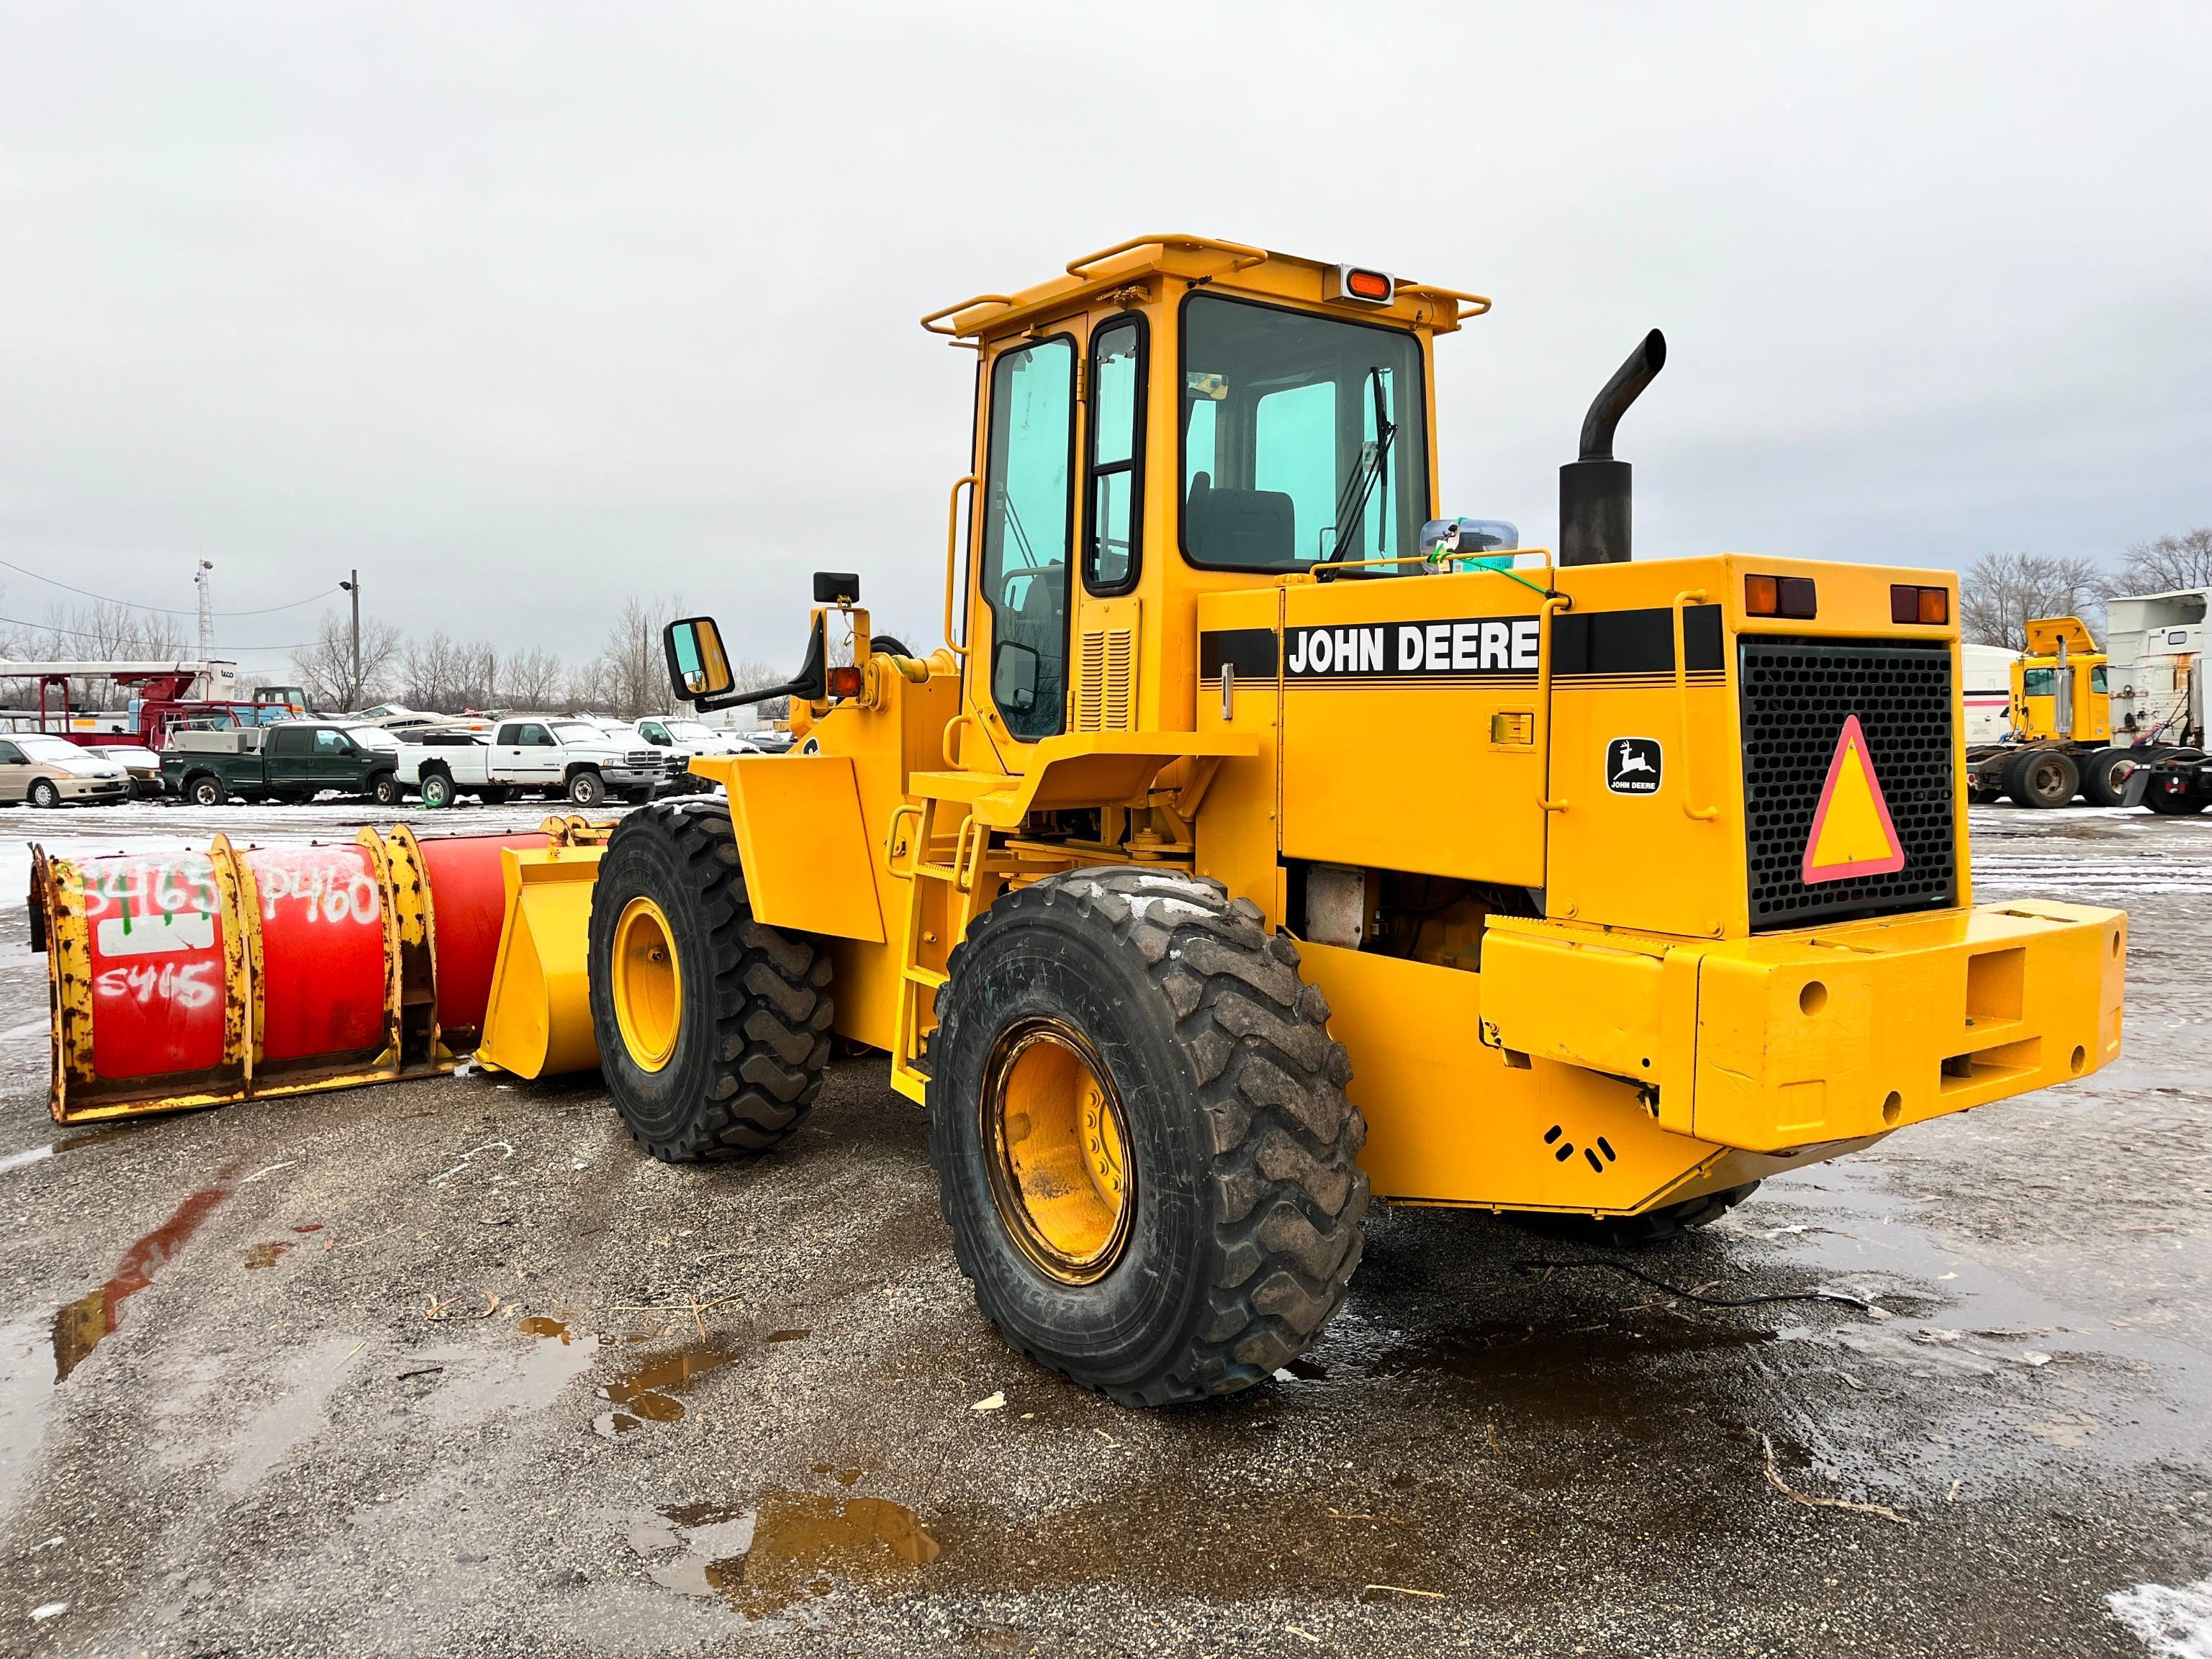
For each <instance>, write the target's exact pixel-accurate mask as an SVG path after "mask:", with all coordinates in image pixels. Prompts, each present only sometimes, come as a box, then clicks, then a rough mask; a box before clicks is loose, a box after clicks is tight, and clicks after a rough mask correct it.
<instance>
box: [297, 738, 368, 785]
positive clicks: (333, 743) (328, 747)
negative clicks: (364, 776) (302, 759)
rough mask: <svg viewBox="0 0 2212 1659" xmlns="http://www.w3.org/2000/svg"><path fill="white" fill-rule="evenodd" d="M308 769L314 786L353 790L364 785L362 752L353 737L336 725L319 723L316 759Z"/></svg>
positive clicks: (316, 739)
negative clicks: (361, 779) (355, 744)
mask: <svg viewBox="0 0 2212 1659" xmlns="http://www.w3.org/2000/svg"><path fill="white" fill-rule="evenodd" d="M308 770H309V775H310V779H311V781H310V785H309V787H312V788H315V789H343V790H345V791H347V792H348V793H351V792H352V791H354V790H356V789H357V788H359V787H360V777H361V751H360V750H357V749H356V748H355V747H354V742H353V739H352V738H349V737H348V736H346V734H345V733H344V732H341V731H339V730H338V729H337V727H336V726H317V727H316V728H315V753H314V758H313V762H312V763H310V765H309V768H308Z"/></svg>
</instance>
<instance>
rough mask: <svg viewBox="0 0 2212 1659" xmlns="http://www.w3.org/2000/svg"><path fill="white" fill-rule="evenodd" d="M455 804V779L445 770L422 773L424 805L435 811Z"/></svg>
mask: <svg viewBox="0 0 2212 1659" xmlns="http://www.w3.org/2000/svg"><path fill="white" fill-rule="evenodd" d="M422 805H424V806H426V807H428V809H429V810H430V811H433V812H438V811H444V810H445V809H446V808H447V807H448V806H451V805H453V780H452V779H451V778H449V777H447V775H445V774H444V773H443V772H425V773H424V774H423V775H422Z"/></svg>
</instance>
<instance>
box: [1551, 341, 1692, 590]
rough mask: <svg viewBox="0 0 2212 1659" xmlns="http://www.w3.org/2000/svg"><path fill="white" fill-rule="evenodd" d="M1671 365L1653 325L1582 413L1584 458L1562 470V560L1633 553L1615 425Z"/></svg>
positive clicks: (1622, 558)
mask: <svg viewBox="0 0 2212 1659" xmlns="http://www.w3.org/2000/svg"><path fill="white" fill-rule="evenodd" d="M1666 366H1667V337H1666V336H1665V335H1663V334H1662V333H1661V332H1660V331H1658V330H1657V329H1656V328H1655V329H1653V330H1652V331H1650V333H1649V334H1647V335H1645V336H1644V341H1643V343H1642V344H1640V345H1638V347H1637V348H1636V349H1635V350H1633V351H1632V352H1630V353H1629V354H1628V361H1627V362H1625V363H1623V364H1622V365H1621V366H1620V368H1618V369H1617V370H1615V371H1614V373H1613V378H1612V379H1611V380H1607V382H1606V383H1605V389H1604V390H1603V391H1602V392H1599V393H1598V394H1597V397H1596V399H1595V401H1594V402H1592V404H1590V406H1589V414H1588V415H1585V416H1583V451H1582V458H1581V459H1579V460H1574V461H1570V462H1568V463H1567V464H1566V465H1565V466H1563V467H1561V468H1560V469H1559V562H1560V563H1561V564H1563V565H1565V564H1626V562H1628V558H1629V527H1630V519H1631V516H1632V514H1631V510H1630V467H1629V465H1628V463H1627V462H1626V461H1616V460H1615V459H1613V428H1616V427H1618V426H1619V425H1620V417H1621V416H1623V415H1626V413H1627V412H1628V406H1629V404H1632V403H1634V402H1635V401H1636V399H1637V398H1638V394H1640V393H1641V392H1643V390H1644V387H1645V386H1650V384H1651V382H1652V380H1653V378H1654V377H1655V376H1656V375H1657V374H1658V373H1659V371H1660V370H1661V369H1662V368H1665V367H1666Z"/></svg>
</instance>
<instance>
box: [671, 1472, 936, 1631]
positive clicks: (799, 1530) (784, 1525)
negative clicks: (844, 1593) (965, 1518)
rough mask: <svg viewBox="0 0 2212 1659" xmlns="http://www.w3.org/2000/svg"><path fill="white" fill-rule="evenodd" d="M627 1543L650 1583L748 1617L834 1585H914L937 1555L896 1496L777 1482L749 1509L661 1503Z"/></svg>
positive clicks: (933, 1544) (926, 1533) (932, 1536)
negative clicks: (839, 1493)
mask: <svg viewBox="0 0 2212 1659" xmlns="http://www.w3.org/2000/svg"><path fill="white" fill-rule="evenodd" d="M823 1468H824V1469H825V1470H826V1469H827V1468H828V1466H826V1465H825V1466H823ZM858 1474H859V1472H858V1471H857V1470H855V1471H854V1477H855V1478H857V1477H858ZM840 1478H841V1479H842V1476H841V1477H840ZM629 1544H630V1547H631V1548H632V1549H634V1550H635V1551H636V1552H637V1553H638V1554H639V1555H640V1556H641V1557H643V1558H644V1559H645V1560H646V1562H647V1568H646V1571H647V1573H648V1574H649V1575H650V1576H651V1577H652V1578H653V1582H654V1583H657V1584H659V1585H661V1586H663V1587H664V1588H665V1589H672V1590H675V1591H677V1592H678V1593H679V1594H681V1595H698V1596H708V1595H718V1596H720V1597H721V1598H722V1599H723V1600H724V1601H727V1602H728V1603H729V1604H730V1605H731V1606H732V1607H735V1608H737V1609H738V1611H739V1612H740V1613H744V1614H746V1615H747V1616H748V1617H750V1618H760V1617H763V1615H766V1614H769V1613H775V1612H778V1611H781V1609H782V1608H785V1607H789V1606H791V1605H792V1604H793V1602H796V1601H807V1600H811V1599H813V1598H815V1597H817V1596H822V1595H828V1594H829V1593H830V1592H831V1591H832V1590H834V1589H836V1588H837V1586H838V1585H839V1584H840V1583H844V1584H848V1585H854V1586H859V1587H863V1588H869V1589H894V1588H896V1587H898V1586H900V1585H902V1584H909V1583H916V1582H918V1581H919V1579H920V1577H921V1571H920V1570H921V1568H923V1567H926V1566H927V1565H929V1564H930V1563H931V1562H933V1561H935V1560H937V1559H939V1557H941V1556H942V1555H943V1554H944V1553H945V1547H944V1546H943V1545H942V1544H941V1543H940V1542H939V1541H938V1539H937V1537H936V1536H935V1534H933V1533H932V1532H931V1531H930V1529H929V1528H928V1527H927V1525H925V1524H924V1523H923V1522H922V1520H921V1517H920V1516H917V1515H916V1514H915V1512H914V1511H913V1510H910V1509H908V1507H907V1506H906V1505H905V1504H896V1503H893V1502H892V1501H891V1500H890V1499H889V1498H836V1497H829V1496H827V1495H825V1494H823V1493H820V1492H787V1491H783V1490H781V1489H777V1490H772V1491H769V1492H763V1493H762V1494H761V1497H760V1499H759V1501H758V1502H757V1504H752V1505H750V1506H749V1507H748V1506H741V1505H735V1504H678V1505H676V1506H674V1507H672V1508H667V1509H663V1510H659V1511H658V1512H657V1514H655V1515H653V1516H649V1517H644V1518H641V1520H640V1522H639V1523H638V1524H637V1525H636V1526H635V1528H632V1530H631V1532H630V1535H629Z"/></svg>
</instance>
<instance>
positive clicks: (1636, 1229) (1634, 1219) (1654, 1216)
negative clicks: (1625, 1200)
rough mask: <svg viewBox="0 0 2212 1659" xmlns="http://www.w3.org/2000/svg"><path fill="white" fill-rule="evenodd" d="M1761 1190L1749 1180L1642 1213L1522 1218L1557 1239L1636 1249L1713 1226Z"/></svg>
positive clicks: (1529, 1224) (1621, 1248) (1531, 1226)
mask: <svg viewBox="0 0 2212 1659" xmlns="http://www.w3.org/2000/svg"><path fill="white" fill-rule="evenodd" d="M1758 1190H1759V1183H1758V1182H1756V1181H1747V1182H1745V1183H1744V1184H1743V1185H1742V1186H1741V1187H1727V1188H1723V1189H1722V1190H1720V1191H1719V1192H1717V1193H1704V1194H1699V1196H1698V1197H1696V1198H1686V1199H1684V1200H1682V1201H1681V1202H1680V1204H1666V1205H1662V1206H1660V1207H1659V1208H1658V1209H1656V1210H1647V1211H1645V1212H1644V1213H1643V1214H1642V1215H1625V1216H1606V1217H1597V1216H1575V1215H1547V1216H1526V1217H1523V1218H1522V1219H1523V1220H1524V1221H1525V1222H1526V1224H1527V1225H1528V1226H1529V1227H1530V1228H1532V1229H1533V1230H1534V1231H1537V1232H1541V1233H1548V1234H1549V1235H1551V1236H1552V1237H1554V1238H1571V1239H1574V1240H1576V1241H1577V1242H1579V1243H1585V1244H1604V1245H1610V1246H1611V1247H1612V1248H1613V1249H1617V1250H1632V1249H1638V1248H1640V1247H1642V1246H1644V1245H1646V1244H1663V1243H1666V1242H1667V1241H1668V1239H1672V1238H1680V1237H1682V1236H1683V1235H1684V1234H1685V1233H1687V1232H1692V1231H1695V1230H1696V1229H1698V1228H1699V1227H1709V1226H1711V1225H1712V1224H1713V1223H1714V1222H1716V1221H1718V1220H1719V1219H1720V1218H1722V1217H1723V1216H1724V1215H1726V1214H1727V1213H1728V1212H1729V1211H1730V1210H1733V1209H1734V1208H1735V1206H1737V1205H1739V1204H1741V1203H1742V1202H1743V1201H1744V1200H1746V1199H1747V1198H1749V1197H1750V1196H1751V1195H1752V1194H1753V1193H1755V1192H1757V1191H1758Z"/></svg>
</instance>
